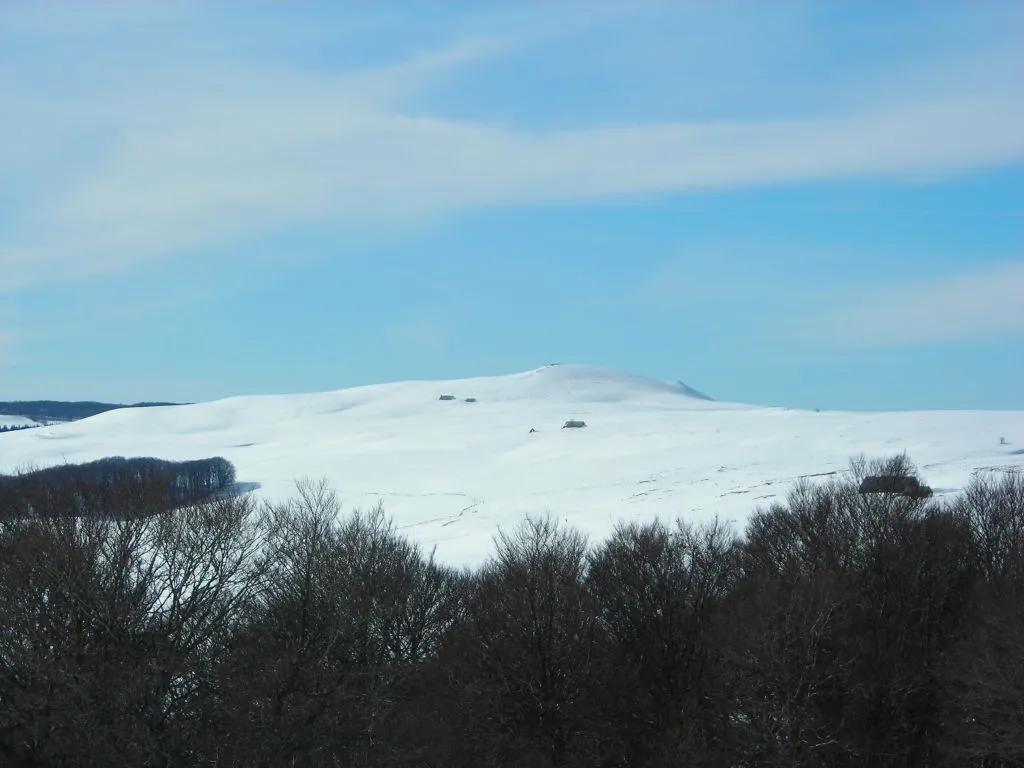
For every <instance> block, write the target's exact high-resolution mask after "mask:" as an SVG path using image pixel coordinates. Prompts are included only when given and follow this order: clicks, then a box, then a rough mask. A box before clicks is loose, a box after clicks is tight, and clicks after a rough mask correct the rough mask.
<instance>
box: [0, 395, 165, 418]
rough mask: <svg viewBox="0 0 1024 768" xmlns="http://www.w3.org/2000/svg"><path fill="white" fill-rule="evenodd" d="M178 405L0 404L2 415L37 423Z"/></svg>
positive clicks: (43, 402)
mask: <svg viewBox="0 0 1024 768" xmlns="http://www.w3.org/2000/svg"><path fill="white" fill-rule="evenodd" d="M163 405H178V403H133V404H131V405H125V404H119V403H96V402H92V401H82V402H67V401H63V400H14V401H10V402H0V414H3V415H5V416H23V417H25V418H26V419H33V420H35V421H41V422H46V421H77V420H78V419H87V418H89V417H90V416H96V415H98V414H101V413H106V412H107V411H115V410H117V409H119V408H152V407H156V406H163Z"/></svg>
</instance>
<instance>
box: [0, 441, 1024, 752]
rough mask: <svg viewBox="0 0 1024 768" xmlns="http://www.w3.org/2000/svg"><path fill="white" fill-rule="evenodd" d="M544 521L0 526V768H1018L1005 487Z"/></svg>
mask: <svg viewBox="0 0 1024 768" xmlns="http://www.w3.org/2000/svg"><path fill="white" fill-rule="evenodd" d="M911 470H912V468H911V467H910V466H909V465H908V464H907V462H905V461H904V460H902V459H896V460H893V461H890V462H888V463H885V464H884V465H883V464H878V465H874V466H869V465H867V464H865V463H864V462H855V463H854V465H853V472H852V473H851V475H852V477H849V478H846V479H834V480H832V481H830V482H827V483H824V484H821V485H810V484H806V483H802V484H798V485H797V486H796V487H795V488H794V489H793V490H792V492H791V493H790V494H789V496H788V498H787V500H786V501H785V503H779V504H775V505H773V506H771V507H769V508H767V509H762V510H759V511H757V512H756V513H755V514H754V515H753V516H752V517H751V519H750V520H749V523H748V525H747V527H746V530H745V532H744V535H743V536H742V537H740V536H738V535H736V534H735V533H734V532H733V531H731V530H730V529H729V528H728V527H727V526H725V525H722V524H718V523H713V524H709V525H702V526H692V525H688V524H686V523H683V522H676V523H674V524H671V525H669V524H665V523H658V522H655V523H649V524H643V525H641V524H629V525H621V526H619V527H618V528H617V529H616V530H615V532H614V533H613V534H612V535H611V536H610V538H609V539H608V540H607V541H604V542H600V543H594V544H588V542H587V541H586V540H585V539H584V537H583V536H582V535H580V534H579V533H578V532H576V531H574V530H573V529H571V528H567V527H563V526H562V525H560V524H558V523H557V522H555V521H554V520H552V519H550V518H545V519H539V520H529V521H526V522H525V523H523V524H522V525H521V526H519V527H518V528H516V529H514V530H509V531H506V532H504V533H503V534H501V535H500V536H499V537H498V539H497V540H496V550H495V553H494V555H493V557H492V558H491V559H490V560H489V561H488V562H487V563H486V564H485V565H484V566H483V567H481V568H480V569H479V570H477V571H475V572H468V571H456V570H452V569H450V568H447V567H445V566H444V565H442V564H439V563H437V562H435V561H434V559H433V558H432V557H431V556H429V555H426V554H424V553H423V552H422V551H421V550H420V549H419V548H418V547H417V546H415V545H413V544H411V543H410V542H409V541H408V540H407V539H406V538H404V537H403V536H402V535H401V534H399V533H398V532H397V531H396V530H395V529H394V528H393V527H392V525H391V524H390V523H389V522H388V521H387V519H386V518H385V516H384V514H383V512H382V511H381V510H380V509H379V508H378V509H377V510H374V511H373V512H371V513H369V514H360V513H354V514H350V515H347V516H342V515H340V514H339V505H338V501H337V499H336V497H335V496H334V494H333V493H332V492H331V491H330V490H329V489H328V488H327V487H326V486H325V485H323V484H319V485H317V484H311V483H302V484H300V486H299V488H298V495H297V496H296V498H295V499H293V500H292V501H290V502H288V503H284V504H276V505H273V506H259V505H257V504H256V503H255V502H254V501H253V500H252V498H251V497H233V498H217V499H214V500H210V501H208V502H205V503H202V504H193V505H189V506H188V507H186V508H183V509H179V510H177V511H176V512H173V513H169V514H164V515H156V516H150V517H142V518H133V519H129V520H111V519H109V518H103V519H97V518H85V519H83V518H78V519H70V518H65V517H62V516H59V515H57V516H53V517H48V516H46V515H37V516H35V517H33V518H32V519H31V520H22V521H11V520H8V521H5V522H3V523H0V759H2V760H3V762H4V764H8V765H39V766H43V765H46V766H63V765H124V766H128V765H130V766H158V765H159V766H170V765H216V766H362V767H364V768H370V767H371V766H380V767H381V768H383V767H385V766H466V767H467V768H469V767H470V766H472V767H473V768H476V767H477V766H530V767H531V768H536V767H541V768H544V767H554V766H573V767H576V766H579V767H583V766H588V767H589V766H594V767H597V766H607V767H608V768H611V767H612V766H707V767H710V766H715V767H721V768H727V767H729V768H740V767H751V768H753V767H754V766H758V767H760V766H779V767H780V768H781V767H782V766H786V767H787V768H788V767H791V766H835V767H838V766H843V767H844V768H846V767H849V768H853V767H854V766H857V767H858V768H859V767H861V766H871V767H876V766H892V767H893V768H895V767H896V766H921V767H922V768H923V767H924V766H929V767H932V768H933V767H935V766H977V768H1011V767H1013V766H1021V765H1024V475H1021V474H1014V473H1006V474H990V475H983V476H978V477H977V478H975V479H974V480H972V481H971V483H970V484H969V486H968V488H967V489H966V491H965V492H964V493H963V494H962V495H960V496H958V497H956V498H955V499H954V500H952V501H948V502H945V503H943V502H940V501H938V500H935V499H924V498H920V497H915V496H912V495H909V496H908V495H898V494H889V493H879V494H862V493H859V492H858V483H859V482H860V481H861V480H863V478H864V477H866V476H868V475H869V474H872V473H873V474H875V475H883V476H891V475H894V474H897V473H909V472H910V471H911Z"/></svg>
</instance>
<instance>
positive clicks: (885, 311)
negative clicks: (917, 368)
mask: <svg viewBox="0 0 1024 768" xmlns="http://www.w3.org/2000/svg"><path fill="white" fill-rule="evenodd" d="M1022 296H1024V261H1012V262H1007V263H1003V264H998V265H994V266H989V267H986V268H984V269H981V270H978V271H975V272H971V273H966V274H959V275H951V276H943V277H936V278H923V279H921V280H919V281H913V282H905V283H901V284H898V285H887V286H883V287H879V288H876V289H871V288H868V289H866V290H865V291H864V295H863V296H861V297H860V298H859V299H856V300H854V301H852V302H851V303H850V304H849V305H847V306H846V307H842V308H840V309H838V310H835V311H834V312H831V313H829V314H828V315H827V316H826V317H824V318H819V319H818V320H819V322H816V323H815V326H814V327H815V329H816V330H815V334H816V335H817V336H819V337H821V338H823V339H825V340H827V341H829V342H840V343H844V344H851V345H865V346H894V345H908V344H920V343H928V342H942V341H956V340H964V339H978V338H984V337H1005V336H1006V335H1018V334H1024V302H1022V301H1021V297H1022Z"/></svg>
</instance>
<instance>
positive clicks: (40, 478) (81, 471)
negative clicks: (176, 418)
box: [0, 456, 235, 518]
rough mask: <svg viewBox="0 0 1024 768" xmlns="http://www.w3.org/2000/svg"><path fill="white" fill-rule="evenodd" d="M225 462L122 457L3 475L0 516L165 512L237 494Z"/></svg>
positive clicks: (112, 515)
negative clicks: (224, 495)
mask: <svg viewBox="0 0 1024 768" xmlns="http://www.w3.org/2000/svg"><path fill="white" fill-rule="evenodd" d="M234 483H235V468H234V466H233V465H232V464H231V462H229V461H228V460H227V459H224V458H221V457H215V458H209V459H198V460H194V461H165V460H163V459H153V458H131V459H126V458H122V457H120V456H115V457H109V458H105V459H100V460H98V461H91V462H88V463H85V464H62V465H59V466H56V467H47V468H45V469H36V470H30V471H26V472H21V473H19V474H16V475H0V517H2V518H25V517H31V516H40V515H43V516H46V515H51V516H62V517H75V516H99V517H110V518H115V517H122V516H128V517H131V516H139V515H151V514H156V513H159V512H165V511H168V510H170V509H173V508H174V507H176V506H179V505H181V504H186V503H190V502H197V501H200V500H202V499H205V498H208V497H210V496H213V495H216V494H220V493H223V492H225V491H228V490H230V489H231V487H232V486H233V485H234Z"/></svg>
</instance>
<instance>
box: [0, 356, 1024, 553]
mask: <svg viewBox="0 0 1024 768" xmlns="http://www.w3.org/2000/svg"><path fill="white" fill-rule="evenodd" d="M690 392H692V390H688V389H687V388H686V387H685V385H680V384H664V383H661V382H657V381H652V380H650V379H644V378H641V377H637V376H631V375H628V374H623V373H618V372H615V371H609V370H605V369H600V368H592V367H587V366H578V365H562V366H548V367H545V368H540V369H538V370H535V371H529V372H526V373H521V374H514V375H511V376H499V377H492V378H477V379H464V380H459V381H444V382H422V381H417V382H402V383H396V384H381V385H373V386H366V387H357V388H353V389H345V390H339V391H336V392H326V393H321V394H305V395H274V396H253V397H233V398H228V399H226V400H219V401H215V402H210V403H199V404H196V405H187V406H174V407H157V408H138V409H125V410H118V411H112V412H109V413H104V414H101V415H99V416H94V417H92V418H90V419H85V420H83V421H77V422H73V423H70V424H62V425H57V426H49V427H40V428H38V429H32V430H25V431H22V432H12V433H7V434H3V435H0V472H11V471H14V470H16V469H18V468H19V467H24V466H26V465H35V466H48V465H52V464H58V463H63V462H65V461H67V462H73V463H77V462H82V461H89V460H92V459H98V458H102V457H104V456H155V457H159V458H164V459H172V460H184V459H194V458H205V457H209V456H223V457H225V458H227V459H229V460H230V461H232V462H233V463H234V464H235V466H236V467H237V469H238V479H239V482H241V483H253V484H258V485H259V489H258V490H257V491H256V493H257V494H259V495H260V496H262V497H265V498H270V499H283V498H287V497H289V496H290V495H292V492H293V491H294V487H295V486H294V483H295V481H296V479H299V478H302V477H309V478H313V479H318V478H321V477H323V478H326V479H327V480H328V481H329V482H330V483H331V484H332V485H333V487H334V488H335V489H336V490H337V491H338V494H339V496H340V498H341V500H342V502H343V504H344V505H345V506H346V508H349V509H351V508H353V507H362V508H367V507H369V506H372V505H373V504H375V503H376V502H377V501H378V500H380V501H383V503H384V507H385V510H386V512H387V513H388V514H389V516H391V517H392V518H393V519H394V521H395V524H396V526H397V527H398V528H400V529H401V530H402V531H404V532H405V533H406V534H407V535H408V536H409V537H410V538H411V539H413V540H415V541H417V542H419V543H421V544H423V545H424V546H426V547H427V548H428V549H429V548H430V547H433V546H434V545H436V546H437V553H438V557H439V558H440V559H441V560H443V561H445V562H448V563H451V564H454V565H462V564H467V565H473V564H478V563H480V562H482V561H483V560H484V559H485V558H486V557H487V556H488V555H489V554H490V553H491V551H492V537H493V535H494V533H495V532H496V530H497V528H498V526H499V525H501V526H503V527H505V528H509V527H512V526H514V525H516V524H517V523H518V522H519V521H520V520H522V518H523V517H524V516H525V515H527V514H538V513H544V512H547V511H550V512H551V513H552V514H553V515H555V516H557V517H558V518H560V519H563V520H565V521H567V522H568V523H570V524H572V525H574V526H576V527H577V528H579V529H581V530H583V531H585V532H586V533H588V534H589V535H590V536H591V537H592V539H595V540H600V539H603V538H604V537H605V536H606V535H607V534H608V533H609V532H610V531H611V529H612V526H613V525H614V524H615V523H616V522H617V521H619V520H650V519H653V518H655V517H661V518H662V519H674V518H675V517H677V516H682V517H684V518H686V519H688V520H693V521H701V520H707V519H711V518H713V517H714V516H716V515H718V516H720V517H722V518H723V519H727V520H732V521H734V522H735V523H736V524H737V525H738V526H742V524H743V521H744V520H745V519H746V517H747V516H748V515H749V514H750V512H751V511H752V510H754V509H755V508H756V507H757V506H758V505H764V504H767V503H770V502H771V501H772V500H773V499H776V498H782V497H784V496H785V494H786V491H787V489H788V487H789V486H790V484H791V483H792V482H793V481H795V480H796V479H797V478H799V477H808V476H810V477H815V476H823V475H827V474H828V473H834V472H837V471H839V472H842V471H844V470H846V468H847V466H848V461H849V458H850V457H851V456H853V455H857V454H861V453H863V454H865V455H867V456H868V457H876V456H883V455H891V454H894V453H899V452H901V451H906V452H907V453H908V454H909V455H910V457H911V458H912V459H913V460H914V461H915V462H916V463H917V465H918V466H919V467H920V468H921V474H922V477H923V478H924V480H925V481H926V482H927V483H929V484H930V485H932V486H933V487H934V488H935V490H936V492H937V493H939V494H943V493H952V492H955V491H957V490H958V489H960V488H961V487H962V486H963V485H964V483H966V481H967V480H968V479H969V478H970V476H971V474H972V473H973V472H975V471H976V470H979V469H983V468H996V467H1007V466H1022V465H1024V452H1022V451H1021V450H1020V448H1021V446H1022V445H1024V411H925V412H903V413H840V412H822V413H815V412H813V411H800V410H793V409H788V408H771V407H757V406H749V405H738V404H730V403H718V402H712V401H708V400H704V399H700V398H698V397H694V396H692V395H690V394H688V393H690ZM442 394H451V395H455V396H456V398H457V399H456V400H454V401H440V400H439V397H440V395H442ZM465 398H476V399H477V402H474V403H467V402H464V399H465ZM568 419H580V420H584V421H586V423H587V427H586V429H562V428H561V427H562V425H563V423H565V421H566V420H568ZM531 429H536V430H537V431H536V432H533V433H531V432H530V430H531ZM1000 438H1005V440H1006V441H1007V444H1005V445H1004V444H1000Z"/></svg>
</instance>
